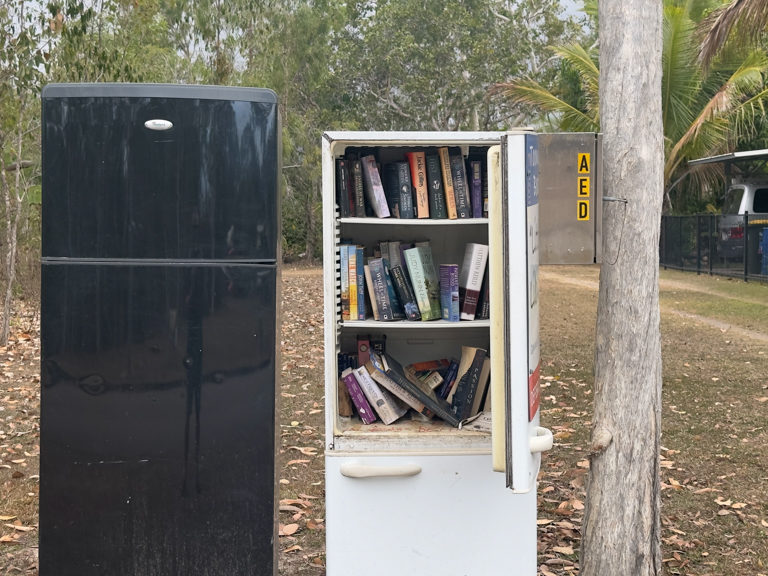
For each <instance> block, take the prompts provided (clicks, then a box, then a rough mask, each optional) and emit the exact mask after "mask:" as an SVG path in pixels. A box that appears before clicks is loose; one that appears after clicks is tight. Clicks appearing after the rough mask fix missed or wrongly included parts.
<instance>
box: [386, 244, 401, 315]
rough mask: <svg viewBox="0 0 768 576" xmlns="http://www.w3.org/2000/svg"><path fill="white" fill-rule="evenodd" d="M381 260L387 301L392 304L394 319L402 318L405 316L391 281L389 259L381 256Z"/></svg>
mask: <svg viewBox="0 0 768 576" xmlns="http://www.w3.org/2000/svg"><path fill="white" fill-rule="evenodd" d="M381 261H382V262H383V264H384V280H385V281H386V283H387V294H388V295H389V302H390V304H391V305H392V313H393V314H394V316H395V320H403V319H404V318H405V312H404V311H403V305H402V303H401V302H400V298H398V296H397V290H395V285H394V284H393V283H392V275H391V274H390V270H389V261H388V260H387V259H386V258H382V259H381Z"/></svg>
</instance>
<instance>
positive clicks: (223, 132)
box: [42, 84, 280, 261]
mask: <svg viewBox="0 0 768 576" xmlns="http://www.w3.org/2000/svg"><path fill="white" fill-rule="evenodd" d="M42 102H43V128H42V139H43V165H44V166H45V170H44V171H43V190H44V195H43V208H42V212H43V213H42V222H43V247H42V250H43V252H42V253H43V257H47V258H96V259H115V258H120V259H161V260H179V259H181V260H186V259H194V260H220V259H226V260H249V261H275V260H277V259H279V255H278V253H277V250H278V238H279V237H280V230H279V197H280V194H279V188H278V186H279V184H278V176H279V173H280V168H279V166H280V158H279V152H278V150H279V126H278V116H277V98H276V97H275V95H274V93H273V92H271V91H268V90H263V89H244V88H221V87H212V86H163V85H121V84H97V85H50V86H46V87H45V89H44V90H43V96H42Z"/></svg>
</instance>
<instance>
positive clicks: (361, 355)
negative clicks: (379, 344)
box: [357, 336, 371, 366]
mask: <svg viewBox="0 0 768 576" xmlns="http://www.w3.org/2000/svg"><path fill="white" fill-rule="evenodd" d="M370 358H371V339H370V336H358V337H357V365H358V366H363V365H364V364H365V363H366V362H368V360H370Z"/></svg>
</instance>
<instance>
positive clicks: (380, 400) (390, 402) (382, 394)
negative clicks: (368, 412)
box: [353, 365, 408, 424]
mask: <svg viewBox="0 0 768 576" xmlns="http://www.w3.org/2000/svg"><path fill="white" fill-rule="evenodd" d="M353 374H354V375H355V378H356V379H357V383H358V384H359V385H360V388H361V390H362V391H363V394H365V397H366V399H367V400H368V403H369V404H370V405H371V406H372V407H373V409H374V410H375V411H376V413H377V414H378V415H379V418H381V421H382V422H384V424H392V422H394V421H395V420H397V419H399V418H400V417H401V416H403V415H404V414H405V413H406V412H407V411H408V408H407V407H406V406H403V404H402V403H400V402H399V401H398V400H397V399H396V398H395V397H394V396H393V395H392V393H391V392H389V391H388V390H387V389H386V388H380V387H379V385H378V384H377V383H376V381H375V380H374V379H373V378H371V375H370V374H369V373H368V370H367V369H366V368H365V366H364V365H363V366H360V367H359V368H355V370H353Z"/></svg>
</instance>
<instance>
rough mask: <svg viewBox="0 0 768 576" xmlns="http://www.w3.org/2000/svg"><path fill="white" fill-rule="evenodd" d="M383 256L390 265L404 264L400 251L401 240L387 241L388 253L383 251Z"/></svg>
mask: <svg viewBox="0 0 768 576" xmlns="http://www.w3.org/2000/svg"><path fill="white" fill-rule="evenodd" d="M381 257H382V258H386V259H387V260H388V261H389V267H390V268H392V267H394V266H402V263H403V260H402V258H403V257H402V254H401V252H400V242H398V241H397V240H392V241H390V242H387V254H384V253H382V254H381Z"/></svg>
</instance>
